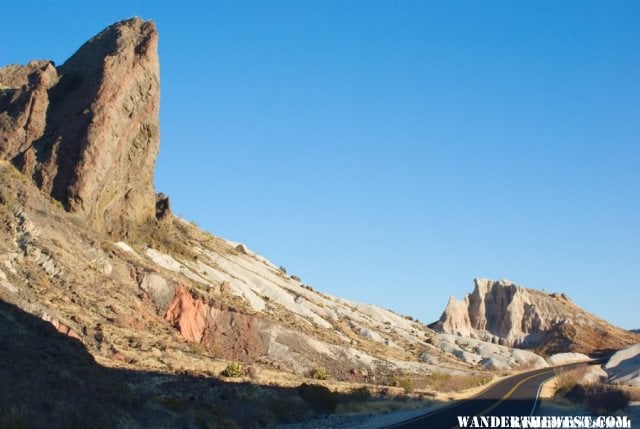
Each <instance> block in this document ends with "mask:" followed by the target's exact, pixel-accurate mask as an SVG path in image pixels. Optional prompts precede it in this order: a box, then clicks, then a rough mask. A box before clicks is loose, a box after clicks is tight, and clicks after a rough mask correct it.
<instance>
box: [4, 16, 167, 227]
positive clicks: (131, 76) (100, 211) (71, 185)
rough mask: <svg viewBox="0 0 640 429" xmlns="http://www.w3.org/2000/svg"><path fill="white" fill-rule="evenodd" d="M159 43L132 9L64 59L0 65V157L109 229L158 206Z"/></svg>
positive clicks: (135, 221) (133, 220) (95, 223)
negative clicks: (155, 176)
mask: <svg viewBox="0 0 640 429" xmlns="http://www.w3.org/2000/svg"><path fill="white" fill-rule="evenodd" d="M157 45H158V33H157V30H156V27H155V25H154V23H153V22H151V21H144V20H142V19H140V18H132V19H128V20H125V21H121V22H118V23H116V24H113V25H111V26H109V27H108V28H106V29H105V30H103V31H102V32H101V33H99V34H98V35H96V36H95V37H93V38H92V39H91V40H89V41H88V42H86V43H85V44H84V45H82V47H80V49H78V51H77V52H76V53H75V54H73V55H72V56H71V58H69V59H68V60H67V61H66V62H65V63H64V64H63V65H62V66H60V67H57V68H56V67H55V66H54V65H53V63H52V62H48V61H36V62H31V63H29V64H28V65H26V66H15V65H12V66H8V67H4V68H0V133H1V138H0V157H1V158H3V159H6V160H9V161H12V162H13V163H14V164H15V165H16V166H17V167H18V168H19V169H21V170H22V171H23V172H24V173H25V174H27V175H29V176H31V177H32V178H33V180H34V181H35V183H36V184H37V185H38V186H39V187H40V188H41V189H42V190H43V191H45V192H47V193H49V194H50V195H51V196H52V197H53V198H55V199H57V200H58V201H60V202H61V203H62V204H63V205H64V207H65V208H66V209H67V210H69V211H72V212H76V213H79V214H81V215H83V216H84V217H86V218H87V220H88V221H89V222H90V224H91V225H92V226H93V227H94V228H95V229H97V230H99V231H102V232H106V233H109V234H111V235H114V236H121V235H123V234H125V233H126V231H127V230H128V228H130V227H131V226H133V225H138V224H141V223H144V222H146V221H148V220H149V219H152V218H154V217H155V213H156V194H155V190H154V186H153V172H154V167H155V160H156V157H157V154H158V147H159V118H158V113H159V99H160V97H159V93H160V92H159V83H160V82H159V62H158V54H157Z"/></svg>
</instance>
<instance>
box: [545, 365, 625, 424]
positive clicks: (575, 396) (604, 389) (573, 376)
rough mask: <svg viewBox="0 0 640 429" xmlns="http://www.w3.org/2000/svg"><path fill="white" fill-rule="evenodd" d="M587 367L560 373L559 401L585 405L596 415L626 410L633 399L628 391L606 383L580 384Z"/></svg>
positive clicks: (556, 394) (558, 385)
mask: <svg viewBox="0 0 640 429" xmlns="http://www.w3.org/2000/svg"><path fill="white" fill-rule="evenodd" d="M586 371H588V369H587V368H586V367H583V368H578V369H575V370H571V371H564V372H562V373H560V375H559V376H558V378H557V381H556V393H555V397H556V398H557V399H561V400H566V401H569V402H571V403H574V404H580V405H584V406H586V407H587V408H589V410H590V411H591V412H593V413H594V414H612V413H614V412H616V411H618V410H621V409H623V408H626V407H627V406H628V405H629V402H630V401H631V399H632V394H631V393H629V391H628V390H626V389H624V388H622V387H619V386H612V385H609V384H604V383H585V384H583V383H580V382H579V380H580V379H582V378H583V376H584V375H585V373H586Z"/></svg>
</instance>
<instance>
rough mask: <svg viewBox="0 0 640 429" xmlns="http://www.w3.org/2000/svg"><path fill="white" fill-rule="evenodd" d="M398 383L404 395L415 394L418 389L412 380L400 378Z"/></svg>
mask: <svg viewBox="0 0 640 429" xmlns="http://www.w3.org/2000/svg"><path fill="white" fill-rule="evenodd" d="M396 383H397V384H398V386H400V387H402V389H403V390H404V393H406V394H408V395H409V394H411V393H413V391H414V390H415V388H416V385H415V383H414V381H413V380H411V379H410V378H399V379H398V380H396Z"/></svg>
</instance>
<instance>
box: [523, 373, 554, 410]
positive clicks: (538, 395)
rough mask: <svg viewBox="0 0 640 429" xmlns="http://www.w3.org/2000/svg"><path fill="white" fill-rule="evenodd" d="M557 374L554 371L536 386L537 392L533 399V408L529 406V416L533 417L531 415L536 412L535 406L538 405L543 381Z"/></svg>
mask: <svg viewBox="0 0 640 429" xmlns="http://www.w3.org/2000/svg"><path fill="white" fill-rule="evenodd" d="M557 376H558V374H556V373H555V372H554V374H553V375H552V376H550V377H547V378H545V379H544V380H543V381H542V383H540V386H538V392H537V393H536V400H535V401H533V408H531V414H529V417H533V415H534V414H535V413H536V406H537V405H538V399H539V398H540V392H542V386H544V383H546V382H547V381H549V380H551V379H552V378H554V377H557Z"/></svg>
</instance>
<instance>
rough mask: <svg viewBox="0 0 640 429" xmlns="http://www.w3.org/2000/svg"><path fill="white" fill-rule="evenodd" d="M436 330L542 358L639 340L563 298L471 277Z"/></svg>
mask: <svg viewBox="0 0 640 429" xmlns="http://www.w3.org/2000/svg"><path fill="white" fill-rule="evenodd" d="M430 327H431V328H433V329H435V330H436V331H438V332H443V333H447V334H453V335H458V336H462V337H468V338H478V339H481V340H484V341H490V342H493V343H497V344H501V345H506V346H510V347H524V348H537V349H538V351H540V352H542V353H544V354H553V353H562V352H579V353H587V354H588V353H594V352H596V351H604V350H606V349H619V348H621V347H624V346H625V345H627V344H632V343H634V342H638V340H639V339H640V337H639V336H638V335H637V334H633V333H631V332H629V331H625V330H623V329H620V328H617V327H615V326H612V325H610V324H609V323H607V322H605V321H604V320H602V319H599V318H598V317H596V316H594V315H592V314H590V313H588V312H586V311H584V310H582V309H581V308H579V307H578V306H576V305H575V304H573V302H571V300H569V298H567V296H566V295H565V294H547V293H544V292H541V291H537V290H533V289H527V288H524V287H521V286H517V285H515V284H513V283H512V282H510V281H508V280H499V281H492V280H486V279H476V280H475V288H474V290H473V292H472V293H470V294H468V295H467V296H466V297H465V298H464V300H463V301H459V300H457V299H456V298H455V297H451V299H450V300H449V303H448V304H447V307H446V309H445V310H444V312H443V313H442V316H441V317H440V320H439V321H437V322H435V323H433V324H432V325H431V326H430Z"/></svg>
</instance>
